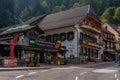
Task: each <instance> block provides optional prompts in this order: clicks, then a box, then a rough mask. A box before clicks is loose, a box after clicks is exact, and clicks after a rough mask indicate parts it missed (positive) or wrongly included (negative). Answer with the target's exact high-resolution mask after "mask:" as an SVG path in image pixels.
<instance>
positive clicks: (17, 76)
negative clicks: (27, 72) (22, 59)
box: [15, 75, 24, 78]
mask: <svg viewBox="0 0 120 80" xmlns="http://www.w3.org/2000/svg"><path fill="white" fill-rule="evenodd" d="M23 76H24V75H19V76H16V77H15V78H21V77H23Z"/></svg>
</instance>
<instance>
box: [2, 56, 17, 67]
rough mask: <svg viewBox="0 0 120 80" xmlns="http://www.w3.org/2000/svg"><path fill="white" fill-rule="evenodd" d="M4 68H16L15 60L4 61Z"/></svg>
mask: <svg viewBox="0 0 120 80" xmlns="http://www.w3.org/2000/svg"><path fill="white" fill-rule="evenodd" d="M3 66H4V67H15V66H17V59H16V58H14V59H9V58H8V59H4V65H3Z"/></svg>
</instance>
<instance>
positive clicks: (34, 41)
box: [29, 39, 55, 47]
mask: <svg viewBox="0 0 120 80" xmlns="http://www.w3.org/2000/svg"><path fill="white" fill-rule="evenodd" d="M29 44H30V45H36V46H44V47H54V46H55V44H54V43H50V42H45V41H37V40H35V39H29Z"/></svg>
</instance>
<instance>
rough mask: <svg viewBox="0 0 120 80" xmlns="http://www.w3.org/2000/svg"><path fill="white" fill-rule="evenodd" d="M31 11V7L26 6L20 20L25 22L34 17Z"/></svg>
mask: <svg viewBox="0 0 120 80" xmlns="http://www.w3.org/2000/svg"><path fill="white" fill-rule="evenodd" d="M31 11H32V9H31V7H29V8H25V9H24V10H23V11H22V12H21V14H20V17H19V21H20V22H24V21H26V20H28V19H30V18H31V17H32V16H31V15H30V13H31Z"/></svg>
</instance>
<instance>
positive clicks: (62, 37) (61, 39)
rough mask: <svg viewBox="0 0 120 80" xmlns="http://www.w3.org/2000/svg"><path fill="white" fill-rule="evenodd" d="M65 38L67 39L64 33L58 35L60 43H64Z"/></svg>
mask: <svg viewBox="0 0 120 80" xmlns="http://www.w3.org/2000/svg"><path fill="white" fill-rule="evenodd" d="M66 38H67V35H66V33H61V34H60V41H65V40H66Z"/></svg>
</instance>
